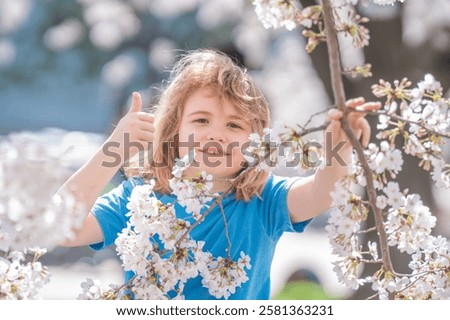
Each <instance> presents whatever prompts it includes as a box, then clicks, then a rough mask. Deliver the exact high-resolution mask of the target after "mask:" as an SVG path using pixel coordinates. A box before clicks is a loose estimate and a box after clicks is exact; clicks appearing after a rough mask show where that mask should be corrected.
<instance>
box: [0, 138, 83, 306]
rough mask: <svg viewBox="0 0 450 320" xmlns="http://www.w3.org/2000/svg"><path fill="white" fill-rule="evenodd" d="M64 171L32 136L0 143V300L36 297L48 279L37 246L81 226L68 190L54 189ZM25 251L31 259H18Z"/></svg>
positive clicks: (46, 245)
mask: <svg viewBox="0 0 450 320" xmlns="http://www.w3.org/2000/svg"><path fill="white" fill-rule="evenodd" d="M69 174H70V171H69V169H68V168H67V166H66V165H65V164H64V163H63V161H62V157H61V155H60V154H58V152H55V151H54V150H52V148H51V147H50V146H49V145H46V144H44V143H41V142H38V141H37V140H36V139H34V138H33V136H32V135H29V134H26V133H21V134H12V135H10V136H9V137H8V139H4V140H3V141H1V142H0V187H1V189H2V193H1V195H0V270H1V272H0V274H1V276H0V299H3V298H4V299H31V298H37V297H38V291H39V289H40V288H42V286H43V285H44V284H45V283H46V282H48V272H47V271H46V269H45V268H44V267H43V266H42V265H41V264H40V262H38V261H37V258H38V257H40V256H41V255H42V254H43V252H44V251H43V250H40V249H38V247H42V248H47V249H52V248H54V247H55V246H56V245H58V244H61V243H62V242H63V241H64V240H66V239H69V238H71V237H73V236H74V230H75V229H76V228H77V227H79V226H80V225H81V223H82V218H83V217H82V215H80V214H79V213H80V212H79V210H80V208H79V206H78V205H77V204H76V202H75V200H74V198H73V197H72V195H71V194H70V193H69V192H67V191H64V190H59V192H57V191H58V189H59V188H60V187H61V185H62V184H63V182H64V181H65V179H67V177H68V176H69ZM30 248H33V249H30ZM27 252H32V253H35V258H34V259H33V260H32V261H31V262H28V263H26V264H23V263H22V262H23V261H25V253H27Z"/></svg>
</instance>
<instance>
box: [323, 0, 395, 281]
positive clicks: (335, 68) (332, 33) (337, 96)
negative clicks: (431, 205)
mask: <svg viewBox="0 0 450 320" xmlns="http://www.w3.org/2000/svg"><path fill="white" fill-rule="evenodd" d="M322 5H323V15H324V22H325V32H326V38H327V48H328V56H329V64H330V72H331V84H332V88H333V95H334V101H335V104H336V106H337V108H338V109H339V110H341V111H342V112H343V113H344V116H343V117H342V119H341V123H342V128H343V130H344V132H345V133H346V135H347V137H348V138H349V140H350V142H351V144H352V146H353V148H354V149H355V151H356V153H357V155H358V158H359V160H360V161H361V165H362V167H363V170H364V175H365V177H366V180H367V194H368V197H369V202H370V205H371V208H372V211H373V212H374V214H375V226H376V228H377V231H378V236H379V240H380V249H381V257H382V261H383V268H384V270H385V271H386V272H388V271H389V272H392V273H393V272H394V270H393V266H392V261H391V258H390V253H389V246H388V243H387V234H386V230H385V229H384V223H383V215H382V212H381V210H380V209H379V208H378V207H377V206H376V198H377V194H376V190H375V187H374V182H373V176H372V171H371V170H370V168H369V165H368V163H367V160H366V158H365V156H364V151H363V147H362V146H361V144H360V142H359V140H358V139H357V138H356V136H355V135H354V134H353V130H352V129H351V127H350V124H349V122H348V118H347V114H348V111H347V107H346V105H345V100H346V98H345V91H344V85H343V81H342V69H341V64H340V53H339V45H338V40H337V30H336V26H335V23H334V16H333V7H332V5H331V1H330V0H323V1H322Z"/></svg>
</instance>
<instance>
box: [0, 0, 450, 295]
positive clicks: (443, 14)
mask: <svg viewBox="0 0 450 320" xmlns="http://www.w3.org/2000/svg"><path fill="white" fill-rule="evenodd" d="M360 2H361V4H360V5H359V6H358V9H359V11H360V12H361V13H362V14H363V15H365V16H367V17H369V18H370V22H369V23H367V27H368V29H369V30H370V34H371V38H370V45H369V46H368V47H366V48H364V49H360V50H356V49H353V48H352V47H351V45H350V44H349V43H348V39H345V38H342V39H341V51H342V58H343V64H344V66H354V65H362V64H363V63H365V62H367V63H371V64H372V72H373V77H372V78H369V79H352V78H345V88H346V93H347V97H348V98H351V97H356V96H363V97H365V98H366V100H374V97H373V96H372V94H371V90H370V86H371V85H372V84H374V83H376V82H378V79H380V78H383V79H385V80H387V81H393V80H395V79H401V78H403V77H407V78H409V79H410V80H411V81H412V82H413V83H414V84H415V83H417V82H418V81H420V80H422V79H423V77H424V75H425V74H426V73H431V74H433V75H434V76H435V77H436V78H437V79H438V80H439V81H441V83H442V85H443V87H444V88H447V89H448V88H450V19H449V17H450V1H448V0H427V1H424V0H407V1H406V2H405V3H404V4H402V5H399V4H397V5H395V6H378V5H373V4H372V1H360ZM298 3H299V4H300V5H303V6H306V5H310V4H314V3H315V1H308V0H302V1H298ZM304 46H305V41H304V39H303V37H302V35H301V30H299V29H294V31H291V32H288V31H286V30H284V29H283V30H266V29H264V27H263V26H262V24H261V23H260V22H259V21H258V20H257V17H256V14H255V11H254V6H253V5H252V1H251V0H173V1H167V0H129V1H126V0H0V135H3V136H6V135H8V134H11V133H13V132H22V131H29V132H31V133H33V134H35V135H36V136H38V137H39V138H40V139H44V140H45V141H47V142H48V143H50V144H54V145H55V146H58V147H61V148H69V147H70V148H71V150H72V153H71V154H72V157H71V166H72V168H73V170H76V169H77V168H78V167H79V166H81V165H82V163H83V162H84V161H86V159H87V158H88V157H89V156H90V155H91V154H92V153H93V152H94V151H95V150H96V148H98V147H99V146H100V145H101V143H102V142H103V141H104V139H105V138H106V136H107V135H108V134H109V133H110V132H111V131H112V129H113V128H114V124H115V123H117V121H118V119H120V117H121V116H122V115H123V114H124V112H125V111H126V110H127V108H128V100H129V97H130V95H131V92H132V91H140V92H141V94H142V96H143V98H144V105H149V104H150V102H151V101H153V100H154V99H155V97H157V96H158V94H159V88H160V85H161V83H162V82H163V81H164V80H165V79H166V78H167V76H168V72H167V71H168V70H170V67H171V65H172V63H173V62H174V61H175V59H176V57H177V56H178V55H179V54H181V53H183V52H184V51H185V50H192V49H196V48H206V47H211V48H216V49H219V50H222V51H224V52H226V53H227V54H229V55H230V56H232V57H234V58H235V59H237V60H238V61H239V62H240V63H241V64H242V65H244V66H245V67H246V68H247V69H248V70H249V72H250V73H251V74H252V75H253V77H254V78H255V79H256V81H257V82H258V84H259V86H260V88H261V89H262V91H263V92H264V94H265V95H266V97H267V98H268V100H269V102H270V105H271V109H272V114H273V119H274V120H275V121H281V122H283V123H287V124H291V125H294V124H304V123H306V121H307V120H308V119H309V118H310V116H311V115H312V114H313V113H316V112H318V111H321V110H324V109H325V108H327V107H328V106H329V105H331V104H332V101H331V97H332V93H331V86H330V82H329V72H328V61H327V53H326V47H325V46H324V45H321V46H319V47H318V48H317V49H316V51H315V52H314V53H313V54H312V55H311V56H310V55H308V54H307V53H306V52H305V50H304ZM448 94H449V92H447V96H448ZM321 120H323V118H322V119H321V118H320V117H318V118H317V119H315V121H317V122H320V121H321ZM374 128H375V127H374ZM374 130H375V129H374ZM373 136H375V135H373ZM416 168H417V166H416V163H415V160H414V159H408V158H407V159H406V164H405V166H404V169H403V172H402V173H401V175H400V177H399V181H400V183H401V184H402V185H403V186H408V187H409V189H410V191H411V192H417V193H420V194H421V195H422V198H423V200H424V202H425V204H427V205H428V206H430V207H431V209H432V212H434V214H435V215H436V216H437V217H438V225H437V227H436V230H435V231H436V233H439V234H442V235H444V236H448V235H449V234H450V224H449V221H450V219H449V218H450V217H449V215H450V210H449V209H450V202H449V201H448V199H449V197H450V194H448V192H447V193H445V192H443V191H440V190H436V189H435V188H434V187H433V185H432V183H430V179H429V177H428V175H427V174H426V173H422V172H421V171H420V170H417V169H416ZM283 173H285V174H295V173H293V172H287V171H286V172H283ZM30 179H32V177H30ZM120 179H121V176H120V175H118V176H117V177H116V179H115V180H114V181H112V182H111V187H112V186H114V185H115V184H117V183H119V182H120ZM326 219H327V214H326V213H324V214H323V215H322V216H321V217H319V218H318V219H316V220H315V221H314V223H313V225H312V226H311V227H310V228H308V229H307V231H306V232H305V233H303V234H286V235H285V236H283V238H282V240H281V241H280V243H279V246H278V249H277V253H276V255H275V259H274V263H273V266H272V279H273V284H272V286H273V290H272V291H273V294H274V295H276V294H278V293H279V292H280V290H281V289H282V288H283V287H284V285H285V283H286V281H287V280H288V279H289V277H290V276H291V275H292V274H293V273H294V272H295V271H297V270H298V269H308V270H311V271H313V272H314V273H315V276H316V278H315V280H316V282H317V281H318V282H320V283H321V285H322V286H323V288H324V290H325V291H326V293H327V294H329V295H330V296H334V297H340V298H349V299H359V298H361V297H367V296H370V289H369V288H366V289H365V288H363V289H361V290H358V291H357V292H351V291H348V290H347V289H345V288H343V287H342V286H341V285H340V284H339V283H337V280H336V277H335V275H334V273H333V271H332V265H331V261H332V259H333V257H332V256H331V253H330V247H329V245H328V240H327V236H326V233H325V230H324V226H325V224H326ZM395 259H397V260H398V261H399V263H400V264H401V262H402V259H403V257H402V256H398V257H395ZM42 262H43V263H44V264H45V265H47V266H48V267H49V270H50V272H51V273H52V281H51V282H50V284H48V285H47V286H46V288H45V289H44V291H43V295H44V298H46V299H74V298H76V297H77V295H78V294H79V293H80V292H81V289H80V287H79V285H80V283H81V281H84V280H85V279H86V278H88V277H91V278H98V279H101V280H102V283H103V284H104V285H105V286H106V285H107V284H108V283H122V273H121V267H120V261H119V260H118V258H117V256H116V253H115V250H114V248H111V249H107V250H103V251H101V252H93V251H92V250H90V249H88V248H74V249H68V248H58V249H55V250H53V251H52V252H50V253H49V254H47V255H46V256H44V258H43V260H42ZM404 267H405V268H406V266H404ZM398 271H401V270H398ZM365 272H370V268H368V269H367V270H366V271H365ZM367 290H369V291H367Z"/></svg>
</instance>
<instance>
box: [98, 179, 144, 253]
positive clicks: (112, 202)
mask: <svg viewBox="0 0 450 320" xmlns="http://www.w3.org/2000/svg"><path fill="white" fill-rule="evenodd" d="M136 184H139V182H138V180H137V179H133V178H130V179H128V180H125V181H123V182H122V183H121V184H120V185H119V186H117V187H116V188H114V189H113V190H111V191H110V192H108V193H106V194H104V195H102V196H101V197H99V198H98V199H97V201H96V202H95V204H94V206H93V207H92V209H91V212H92V214H93V215H94V216H95V218H96V219H97V221H98V224H99V225H100V229H101V230H102V233H103V242H99V243H96V244H92V245H90V247H91V248H92V249H94V250H100V249H103V248H105V247H107V246H109V245H111V244H113V243H114V241H115V240H116V238H117V234H118V233H120V232H121V231H122V229H123V228H125V227H126V224H127V221H128V217H127V216H125V215H126V214H127V213H128V211H129V210H128V209H127V204H128V198H129V196H130V194H131V190H132V189H133V188H134V186H135V185H136Z"/></svg>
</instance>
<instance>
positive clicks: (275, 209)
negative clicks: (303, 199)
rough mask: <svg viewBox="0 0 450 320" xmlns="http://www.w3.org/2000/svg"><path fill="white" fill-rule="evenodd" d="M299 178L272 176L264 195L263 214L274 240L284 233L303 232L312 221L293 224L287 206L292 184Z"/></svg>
mask: <svg viewBox="0 0 450 320" xmlns="http://www.w3.org/2000/svg"><path fill="white" fill-rule="evenodd" d="M298 179H301V178H299V177H294V178H286V177H279V176H275V175H270V176H269V178H268V180H267V183H266V186H265V187H264V190H263V193H262V195H261V196H262V200H263V202H262V203H263V214H264V218H265V222H266V228H267V231H268V233H269V236H271V237H272V238H274V239H279V238H280V237H281V235H282V234H283V232H286V231H287V232H303V231H304V230H305V228H306V226H307V225H308V224H309V223H310V222H311V221H312V219H309V220H306V221H301V222H297V223H292V221H291V218H290V215H289V209H288V206H287V196H288V192H289V189H290V187H291V186H292V184H293V183H294V182H295V181H296V180H298Z"/></svg>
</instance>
